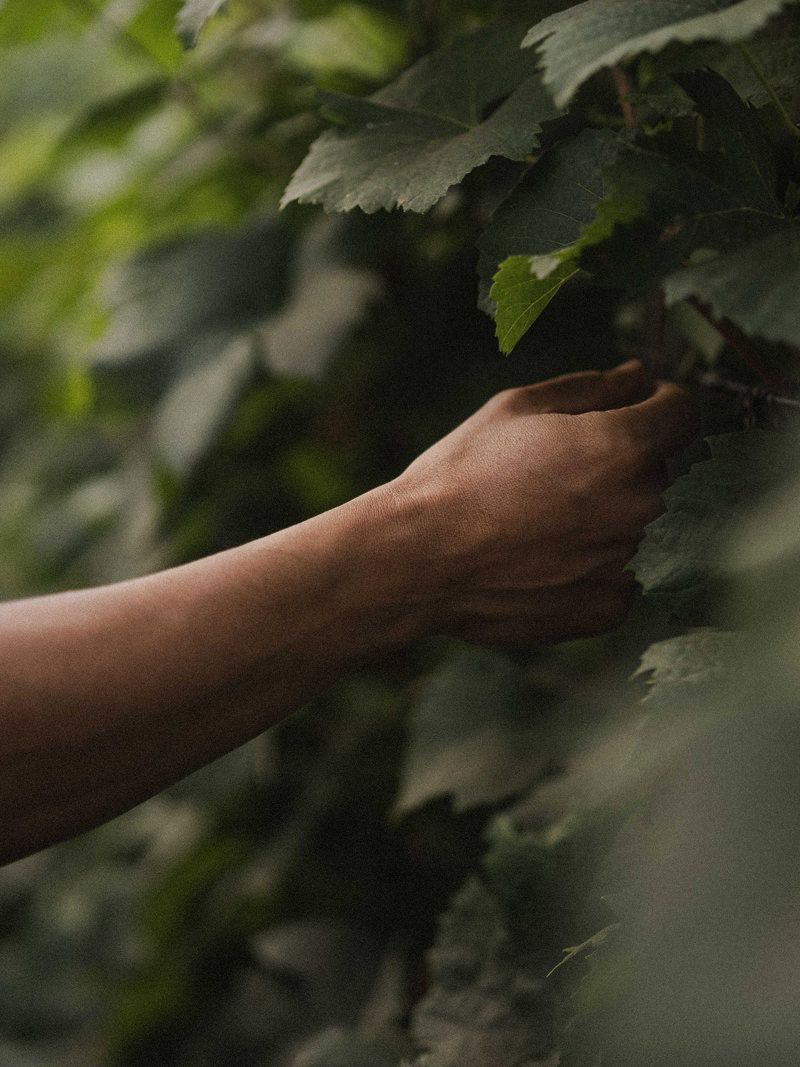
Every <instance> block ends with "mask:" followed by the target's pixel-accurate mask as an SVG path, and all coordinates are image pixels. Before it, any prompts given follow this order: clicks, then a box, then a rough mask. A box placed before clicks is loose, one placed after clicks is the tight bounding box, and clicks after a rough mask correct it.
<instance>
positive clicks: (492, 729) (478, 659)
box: [396, 648, 547, 812]
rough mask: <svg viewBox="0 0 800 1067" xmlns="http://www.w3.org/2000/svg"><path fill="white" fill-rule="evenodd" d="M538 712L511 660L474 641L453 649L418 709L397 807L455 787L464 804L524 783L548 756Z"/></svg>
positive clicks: (491, 798) (498, 796)
mask: <svg viewBox="0 0 800 1067" xmlns="http://www.w3.org/2000/svg"><path fill="white" fill-rule="evenodd" d="M537 712H538V709H537V707H536V706H535V703H534V696H533V694H532V693H531V691H530V688H529V687H528V686H527V684H526V682H525V679H524V675H523V674H522V672H521V670H519V669H518V668H517V667H515V665H514V664H513V663H512V662H511V660H509V659H508V658H506V657H505V656H502V655H499V654H498V653H495V652H490V651H487V650H481V649H475V648H471V649H463V650H459V651H457V652H454V653H453V654H452V655H451V656H450V657H449V658H448V659H446V660H445V661H444V663H443V664H442V665H441V666H440V667H439V668H438V670H437V671H436V673H435V674H433V675H431V677H430V678H429V679H428V681H427V684H426V685H425V687H424V688H423V690H422V693H421V695H420V698H419V700H418V701H417V704H416V707H415V709H414V715H413V719H412V724H411V738H410V741H409V746H408V749H407V751H406V758H405V763H404V766H403V771H402V777H401V783H400V792H399V796H398V799H397V803H396V810H397V811H399V812H407V811H410V810H411V809H413V808H416V807H419V806H420V805H422V804H425V803H427V802H428V801H430V800H433V799H435V798H436V797H440V796H448V795H450V796H452V798H453V804H454V806H455V808H456V809H458V810H464V809H466V808H471V807H475V806H477V805H480V804H491V803H494V802H496V801H498V800H503V799H504V798H506V797H509V796H511V795H513V794H514V793H515V792H519V791H520V790H521V789H524V788H525V787H526V786H527V785H529V784H530V783H531V782H532V781H533V780H534V779H535V778H536V777H537V775H538V774H539V773H541V770H542V768H543V766H544V765H545V764H546V762H547V755H546V753H543V752H542V746H541V744H540V743H539V741H540V734H541V727H540V724H539V716H538V714H537Z"/></svg>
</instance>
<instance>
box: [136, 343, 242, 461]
mask: <svg viewBox="0 0 800 1067" xmlns="http://www.w3.org/2000/svg"><path fill="white" fill-rule="evenodd" d="M211 347H212V354H211V356H210V358H206V359H205V360H203V361H200V362H199V363H198V364H197V365H192V366H190V368H189V369H188V370H187V371H186V372H185V373H184V374H183V375H181V376H180V377H179V378H178V379H177V380H176V381H175V382H174V383H173V385H172V386H171V388H170V389H169V390H168V391H167V393H166V395H165V396H164V398H163V399H162V400H161V402H160V403H159V405H158V408H157V409H156V412H155V418H154V423H153V436H154V440H155V444H156V448H157V451H158V454H159V456H160V457H161V458H162V459H163V460H164V462H165V463H166V464H167V466H168V467H169V468H170V469H171V470H173V471H175V472H177V473H179V474H181V475H183V476H186V475H187V474H188V473H189V471H190V470H191V469H192V468H193V467H194V466H195V465H196V463H197V462H198V460H200V459H201V458H202V457H203V456H204V455H205V454H206V453H207V452H208V449H209V448H210V447H211V445H212V444H213V443H214V441H215V440H216V438H217V434H218V433H219V431H220V430H221V428H222V426H223V425H224V423H225V421H226V419H227V418H229V417H230V415H231V412H232V411H233V410H234V407H235V404H236V402H237V401H238V400H239V399H240V397H241V395H242V392H243V389H244V387H245V385H246V383H247V381H248V380H249V379H250V377H251V376H252V374H253V371H254V368H255V365H256V355H255V351H254V348H255V346H254V343H253V339H252V338H251V337H248V336H247V334H243V335H242V336H240V337H235V338H233V339H232V340H230V341H228V343H227V344H222V346H221V351H216V348H217V345H216V344H214V343H213V339H212V345H211Z"/></svg>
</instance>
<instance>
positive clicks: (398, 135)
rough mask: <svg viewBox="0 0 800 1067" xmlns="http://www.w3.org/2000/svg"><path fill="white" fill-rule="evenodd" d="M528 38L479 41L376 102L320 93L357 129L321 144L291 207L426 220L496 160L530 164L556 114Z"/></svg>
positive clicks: (433, 62) (511, 31)
mask: <svg viewBox="0 0 800 1067" xmlns="http://www.w3.org/2000/svg"><path fill="white" fill-rule="evenodd" d="M519 37H520V31H519V29H517V28H514V27H513V26H508V25H500V26H494V27H492V28H490V29H486V30H482V31H480V32H479V33H476V34H472V35H471V36H469V37H467V38H464V39H463V40H461V41H459V42H457V43H456V44H455V45H453V46H452V47H451V48H449V49H443V50H441V51H439V52H435V53H433V54H432V55H430V56H426V57H425V58H423V59H421V60H420V61H419V62H418V63H416V64H415V65H414V66H413V67H411V68H410V69H409V70H407V71H406V72H405V73H404V74H403V75H402V76H401V77H400V78H398V79H397V81H395V82H393V83H392V84H391V85H388V86H387V87H386V88H384V89H381V90H380V91H379V92H377V93H375V94H374V95H373V96H371V97H369V99H358V98H355V97H348V96H345V95H343V94H338V93H323V94H320V95H321V99H322V100H323V102H324V103H325V104H326V106H327V109H328V111H329V112H332V113H333V114H335V115H336V116H338V117H339V118H340V119H341V120H344V121H345V122H347V123H349V126H345V127H343V128H341V129H336V130H328V131H327V132H326V133H324V134H322V136H321V137H319V138H318V139H317V140H316V141H315V142H314V144H313V145H312V146H311V149H310V151H309V153H308V155H307V156H306V158H305V159H304V160H303V162H302V163H301V164H300V167H299V168H298V170H297V171H296V172H295V174H294V176H293V177H292V179H291V181H290V183H289V185H288V187H287V189H286V191H285V193H284V195H283V199H282V205H284V206H285V205H286V204H288V203H291V202H292V201H294V200H297V201H300V202H301V203H314V204H322V205H323V206H324V207H325V209H326V210H328V211H349V210H351V209H352V208H355V207H360V208H361V209H362V210H364V211H366V212H374V211H378V210H380V209H381V208H385V209H387V210H391V209H392V208H395V207H401V208H402V209H403V210H405V211H418V212H424V211H427V210H428V209H429V208H430V207H432V206H433V205H434V204H435V203H436V202H437V201H438V200H440V199H441V198H442V197H443V196H444V194H445V193H446V192H447V190H448V189H449V188H450V187H451V186H453V185H454V184H456V183H457V182H459V181H460V180H461V179H462V178H463V177H464V176H465V175H466V174H468V173H469V172H470V171H471V170H474V169H475V168H476V167H478V166H480V165H481V164H483V163H485V162H486V161H487V160H488V159H489V158H490V156H493V155H500V156H506V157H507V158H509V159H516V160H520V159H524V158H525V157H526V156H527V155H528V154H529V153H530V152H531V151H532V150H533V149H534V148H535V147H537V145H538V134H539V132H540V129H541V123H542V122H544V121H546V120H547V119H550V118H553V117H555V115H556V109H555V107H554V105H553V103H552V100H551V99H550V97H549V95H548V93H547V92H546V91H545V90H544V89H543V87H542V85H541V82H540V79H539V77H538V75H537V74H536V73H535V69H536V62H535V59H533V57H531V56H530V55H527V54H526V53H524V52H521V51H520V50H519V48H518V47H517V45H518V42H519ZM498 101H502V103H500V105H499V106H496V105H497V104H498Z"/></svg>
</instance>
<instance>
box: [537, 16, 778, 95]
mask: <svg viewBox="0 0 800 1067" xmlns="http://www.w3.org/2000/svg"><path fill="white" fill-rule="evenodd" d="M789 2H790V0H646V2H643V0H586V3H583V4H579V5H578V6H577V7H573V8H570V9H569V10H567V11H564V12H558V13H557V14H554V15H550V16H548V17H547V18H546V19H543V20H542V21H541V22H540V23H538V24H537V25H536V26H534V27H533V28H532V29H531V30H530V31H529V32H528V34H527V36H526V37H525V39H524V41H523V47H525V48H530V47H532V46H534V45H538V46H540V51H541V56H542V64H543V71H544V73H543V78H544V82H545V85H547V86H548V87H549V88H550V89H551V90H552V92H553V96H554V97H555V100H556V103H557V104H558V106H559V107H566V105H567V104H568V103H569V101H570V100H571V99H572V97H573V96H574V94H575V92H576V91H577V89H578V88H579V87H580V86H581V85H582V84H583V83H584V82H585V81H586V80H587V79H588V78H590V77H591V75H592V74H594V73H595V72H596V71H598V70H601V69H602V68H603V67H610V66H612V65H613V64H615V63H619V62H621V61H623V60H626V59H629V58H631V57H633V56H635V55H637V54H639V53H641V52H659V51H660V50H661V49H662V48H665V47H666V46H667V45H668V44H670V43H672V42H673V41H678V42H681V43H683V44H690V43H691V42H693V41H702V40H717V41H723V42H725V43H733V42H735V41H742V40H745V39H746V38H748V37H750V36H752V35H753V34H754V33H756V31H757V30H759V29H761V27H762V26H763V25H764V24H765V23H766V22H767V21H768V20H769V19H770V18H771V17H772V16H773V15H775V14H777V13H778V12H779V11H780V10H781V9H782V8H783V7H785V6H786V4H787V3H789Z"/></svg>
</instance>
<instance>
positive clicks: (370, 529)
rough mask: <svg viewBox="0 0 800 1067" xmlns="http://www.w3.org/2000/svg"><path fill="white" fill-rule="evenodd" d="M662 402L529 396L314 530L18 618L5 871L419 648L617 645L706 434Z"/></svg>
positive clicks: (673, 398) (617, 384) (0, 745)
mask: <svg viewBox="0 0 800 1067" xmlns="http://www.w3.org/2000/svg"><path fill="white" fill-rule="evenodd" d="M649 391H650V387H649V384H648V382H647V380H646V377H645V375H644V374H643V372H642V369H641V367H639V366H638V365H637V364H632V365H627V366H624V367H622V368H620V369H618V370H617V371H615V372H611V373H610V374H608V375H574V376H570V377H568V378H564V379H556V380H554V381H552V382H548V383H543V384H542V385H540V386H533V387H530V388H528V389H520V390H511V391H509V392H507V393H503V394H499V396H498V397H496V398H494V399H493V400H492V401H490V402H489V404H487V405H485V406H484V407H483V408H481V409H480V411H478V412H476V414H475V415H473V416H472V418H471V419H468V420H467V421H466V422H465V423H463V424H462V425H461V426H460V427H458V428H457V429H456V430H455V431H453V433H451V434H449V435H448V436H447V437H445V438H443V439H442V441H440V442H438V443H437V444H436V445H435V446H433V448H431V449H429V450H428V451H427V452H426V453H424V454H423V455H422V456H421V457H420V458H419V459H418V460H416V461H415V462H414V463H413V464H411V466H410V467H409V468H408V469H407V470H406V471H405V472H404V473H403V474H402V475H400V477H398V478H396V479H395V480H393V481H392V482H389V483H387V484H386V485H384V486H380V487H378V488H377V489H375V490H373V491H372V492H370V493H367V494H365V495H364V496H361V497H359V498H357V499H356V500H353V501H351V502H350V503H348V504H345V505H343V506H342V507H340V508H336V509H334V510H332V511H329V512H326V513H324V514H323V515H319V516H317V517H316V518H313V519H311V520H309V521H308V522H305V523H301V524H299V525H297V526H294V527H291V528H289V529H287V530H283V531H281V532H279V533H276V534H273V535H271V536H269V537H266V538H263V539H260V540H258V541H254V542H251V543H250V544H248V545H244V546H242V547H240V548H236V549H232V550H230V551H227V552H222V553H219V554H217V555H215V556H211V557H208V558H207V559H203V560H199V561H197V562H194V563H190V564H187V565H185V566H182V567H176V568H173V569H170V570H167V571H163V572H161V573H159V574H155V575H151V576H148V577H144V578H139V579H135V580H132V581H127V582H121V583H118V584H115V585H111V586H106V587H102V588H99V589H90V590H84V591H78V592H70V593H60V594H55V595H52V596H45V597H38V598H32V599H28V600H20V601H14V602H11V603H7V604H5V605H2V606H0V738H2V741H1V742H0V859H3V860H6V861H7V860H10V859H13V858H16V857H17V856H20V855H24V854H25V853H28V852H31V851H34V850H36V849H38V848H41V847H44V846H45V845H48V844H50V843H52V842H54V841H56V840H60V839H62V838H64V837H67V836H71V835H73V834H76V833H78V832H80V831H81V830H84V829H87V828H88V827H90V826H93V825H96V824H97V823H99V822H102V821H104V820H106V819H108V818H111V817H112V816H113V815H115V814H118V813H119V812H121V811H124V810H126V809H127V808H130V807H132V806H133V805H134V804H136V803H138V802H139V801H141V800H143V799H145V798H146V797H148V796H151V795H153V794H154V793H156V792H158V791H159V790H160V789H162V788H164V787H165V786H166V785H168V784H170V783H171V782H174V781H176V780H177V779H179V778H180V777H182V776H184V775H185V774H187V773H189V772H190V771H192V770H194V769H196V768H197V767H200V766H202V765H203V764H205V763H207V762H209V761H211V760H212V759H214V758H216V757H217V756H219V755H222V754H223V753H225V752H227V751H229V750H230V749H232V748H234V747H236V746H237V745H239V744H242V743H243V742H244V741H246V740H248V739H249V738H251V737H254V736H255V735H256V734H258V733H260V732H261V731H263V730H264V729H266V728H267V727H269V726H271V725H273V724H274V723H276V722H278V721H279V720H280V719H281V718H283V717H284V716H286V715H287V714H289V713H290V712H292V711H294V710H295V709H297V708H299V707H300V706H302V705H303V704H304V703H306V702H307V701H308V700H310V699H311V698H312V697H313V696H315V695H316V694H318V693H320V692H322V691H323V690H324V689H325V688H327V687H328V686H329V685H330V684H331V683H332V682H333V681H334V680H335V679H336V678H338V677H340V676H341V675H342V674H343V673H344V672H346V671H347V670H348V669H350V668H352V667H353V666H354V665H356V664H358V663H360V662H363V661H365V660H368V659H370V658H372V657H375V656H378V655H381V654H384V653H387V652H390V651H391V650H392V649H393V648H396V647H399V646H400V645H403V644H405V643H407V642H409V641H411V640H413V639H414V638H416V637H418V636H422V635H424V634H427V633H435V632H439V633H442V632H444V633H452V634H458V635H461V636H464V637H466V638H468V639H470V640H475V641H479V642H485V643H492V644H501V645H507V644H528V645H530V644H534V643H536V642H538V641H544V640H557V639H559V638H563V637H566V636H573V635H576V634H579V633H590V632H599V631H601V630H603V629H607V628H609V627H610V626H613V625H614V624H615V623H616V622H617V621H618V620H619V619H620V618H621V616H622V615H623V614H624V611H625V607H626V604H627V600H628V597H629V594H630V578H629V576H627V575H626V572H624V570H623V568H624V565H625V563H626V562H627V560H628V559H629V558H630V556H631V555H632V552H633V550H634V548H635V545H636V542H637V541H638V539H639V537H640V536H641V533H642V531H643V529H644V525H645V524H646V522H648V521H650V520H651V519H652V518H654V517H655V515H656V514H657V513H658V512H659V511H660V509H661V504H660V497H659V495H658V494H659V492H660V490H661V488H663V459H664V457H665V456H666V455H669V454H670V453H672V452H675V451H677V450H678V449H679V448H680V447H682V445H683V444H685V443H687V441H688V440H689V439H690V437H691V436H692V434H693V433H694V431H695V426H694V419H693V416H692V414H691V411H690V408H689V407H688V405H687V401H686V399H685V396H684V395H683V394H682V393H681V392H680V391H679V390H677V389H676V388H675V387H673V386H668V385H662V386H660V387H659V388H658V389H657V390H656V392H655V393H654V394H653V395H652V396H649V397H648V393H649ZM603 409H609V410H603Z"/></svg>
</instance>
